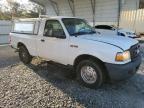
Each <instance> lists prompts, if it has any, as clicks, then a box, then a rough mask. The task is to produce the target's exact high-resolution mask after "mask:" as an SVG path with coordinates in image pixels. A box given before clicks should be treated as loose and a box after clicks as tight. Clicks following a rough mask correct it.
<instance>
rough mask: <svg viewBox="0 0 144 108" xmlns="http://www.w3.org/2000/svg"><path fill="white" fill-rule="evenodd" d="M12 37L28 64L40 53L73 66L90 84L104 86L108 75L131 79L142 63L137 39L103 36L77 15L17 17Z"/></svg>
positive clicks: (20, 56)
mask: <svg viewBox="0 0 144 108" xmlns="http://www.w3.org/2000/svg"><path fill="white" fill-rule="evenodd" d="M10 40H11V42H10V43H11V46H12V47H13V48H16V49H17V50H18V52H19V58H20V60H21V61H22V62H23V63H24V64H28V63H30V62H31V61H32V58H33V57H35V56H37V57H40V58H43V59H45V60H47V61H54V62H57V63H60V64H63V65H70V66H73V67H74V69H75V72H76V74H77V80H78V82H79V83H81V84H83V85H84V86H87V87H90V88H96V87H99V86H101V85H102V84H103V83H104V81H105V80H106V79H110V80H112V81H119V80H124V79H127V78H129V77H131V76H133V75H134V74H135V73H136V71H137V70H138V68H139V66H140V64H141V56H140V51H139V47H140V46H139V43H138V41H137V40H134V39H130V38H126V37H118V36H101V35H100V34H98V33H97V32H96V31H95V30H94V29H93V28H92V27H91V26H89V25H88V23H87V22H86V21H85V20H84V19H80V18H76V17H46V16H45V17H44V16H43V17H40V18H34V19H19V20H15V21H14V25H13V29H12V32H11V33H10Z"/></svg>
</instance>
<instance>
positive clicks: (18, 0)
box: [0, 0, 28, 4]
mask: <svg viewBox="0 0 144 108" xmlns="http://www.w3.org/2000/svg"><path fill="white" fill-rule="evenodd" d="M14 1H16V2H19V3H20V4H27V3H28V0H14ZM0 3H1V4H6V0H0Z"/></svg>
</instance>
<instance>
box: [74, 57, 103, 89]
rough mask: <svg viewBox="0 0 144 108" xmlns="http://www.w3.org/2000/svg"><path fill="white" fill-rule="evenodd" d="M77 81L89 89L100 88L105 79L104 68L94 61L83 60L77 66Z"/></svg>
mask: <svg viewBox="0 0 144 108" xmlns="http://www.w3.org/2000/svg"><path fill="white" fill-rule="evenodd" d="M76 71H77V80H78V82H79V83H80V84H82V85H84V86H86V87H89V88H98V87H100V86H101V85H102V84H103V82H104V79H105V75H104V74H103V69H102V66H101V65H99V64H98V63H96V62H95V61H93V60H83V61H81V62H80V63H79V64H78V66H77V69H76Z"/></svg>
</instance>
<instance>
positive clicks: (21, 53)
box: [19, 46, 32, 64]
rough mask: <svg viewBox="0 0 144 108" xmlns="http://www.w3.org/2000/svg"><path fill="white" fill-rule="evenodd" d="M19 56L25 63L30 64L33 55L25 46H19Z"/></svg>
mask: <svg viewBox="0 0 144 108" xmlns="http://www.w3.org/2000/svg"><path fill="white" fill-rule="evenodd" d="M19 58H20V60H21V61H22V62H23V63H24V64H29V63H30V62H31V61H32V56H31V55H30V54H29V52H28V50H27V48H26V47H25V46H20V47H19Z"/></svg>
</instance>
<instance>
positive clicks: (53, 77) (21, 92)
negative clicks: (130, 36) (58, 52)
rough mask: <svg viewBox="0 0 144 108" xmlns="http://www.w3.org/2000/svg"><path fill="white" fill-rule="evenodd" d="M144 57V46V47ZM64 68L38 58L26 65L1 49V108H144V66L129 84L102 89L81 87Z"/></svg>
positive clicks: (143, 49) (14, 55)
mask: <svg viewBox="0 0 144 108" xmlns="http://www.w3.org/2000/svg"><path fill="white" fill-rule="evenodd" d="M141 51H142V55H143V58H144V45H141ZM71 73H72V71H71V70H70V69H67V68H66V67H64V66H61V65H58V64H54V63H50V62H49V63H47V62H44V61H40V60H38V59H35V60H33V62H32V64H31V65H29V66H25V65H23V64H22V63H21V62H20V61H19V59H18V57H17V55H16V54H15V53H14V52H13V50H11V49H10V48H9V47H0V108H3V107H5V108H17V107H20V108H21V107H23V108H27V107H38V108H39V107H52V108H55V107H56V108H57V107H60V108H61V107H72V108H85V107H87V108H93V107H94V108H144V63H143V64H142V65H141V67H140V69H139V71H138V73H137V74H136V75H135V76H134V77H132V78H131V79H129V80H128V81H124V82H119V83H116V84H105V85H103V86H102V87H101V88H100V89H98V90H94V89H88V88H85V87H82V86H80V85H79V84H78V83H77V82H76V81H75V79H74V77H73V76H72V74H71Z"/></svg>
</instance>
